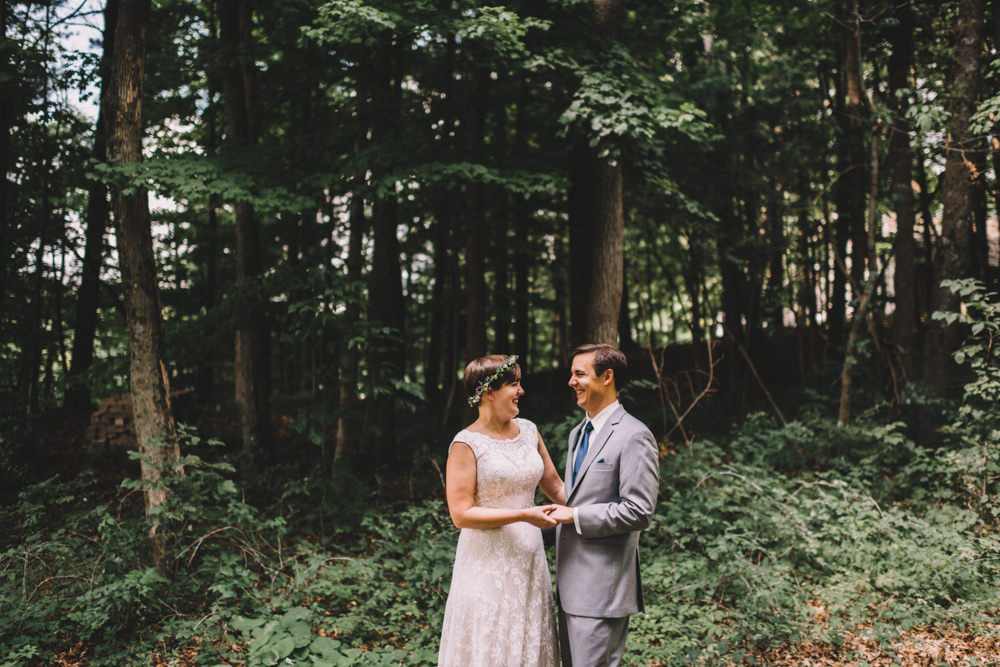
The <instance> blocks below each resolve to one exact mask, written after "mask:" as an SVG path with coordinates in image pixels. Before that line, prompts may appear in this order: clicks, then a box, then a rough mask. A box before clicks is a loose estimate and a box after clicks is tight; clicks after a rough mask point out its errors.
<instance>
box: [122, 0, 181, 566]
mask: <svg viewBox="0 0 1000 667" xmlns="http://www.w3.org/2000/svg"><path fill="white" fill-rule="evenodd" d="M149 10H150V0H135V1H134V2H126V3H123V4H122V5H121V7H120V8H119V12H118V20H117V23H116V25H115V37H114V42H115V47H114V55H113V57H112V61H111V63H112V64H111V79H110V81H109V91H108V107H107V114H108V129H107V131H108V160H109V162H111V163H112V164H113V165H128V164H133V163H136V162H141V161H142V83H143V74H144V70H145V66H146V35H147V32H148V29H149ZM111 201H112V209H113V211H114V220H115V232H116V236H117V246H118V258H119V262H120V264H121V274H122V285H123V288H124V290H125V322H126V326H127V329H128V337H129V371H130V377H131V385H132V414H133V419H134V423H135V432H136V438H137V440H138V442H139V451H140V452H141V453H142V454H143V459H142V463H141V466H142V479H143V483H144V491H145V499H146V512H147V514H150V513H152V511H153V510H154V509H155V508H156V507H158V506H159V505H162V504H163V503H164V501H165V500H166V491H165V490H163V488H162V487H160V486H158V484H157V482H158V480H159V479H160V477H161V474H170V473H173V472H180V468H179V465H178V460H179V458H180V451H179V448H178V443H177V431H176V427H175V425H174V415H173V411H172V410H171V407H170V377H169V371H168V369H167V359H166V353H165V349H164V341H163V322H162V319H161V311H160V294H159V287H158V285H157V279H156V265H155V263H154V259H153V239H152V230H151V228H150V219H149V198H148V195H147V192H146V190H145V189H144V188H142V187H138V188H130V189H129V190H128V191H126V189H125V188H124V187H123V184H122V183H120V182H116V183H114V184H113V185H112V186H111ZM158 527H159V522H158V521H154V522H153V524H152V526H151V528H150V534H149V536H150V539H151V543H152V549H153V560H154V562H155V563H156V565H157V567H158V568H159V569H160V570H166V569H167V561H166V556H165V554H164V549H163V547H164V545H163V539H162V537H161V536H160V535H159V533H158Z"/></svg>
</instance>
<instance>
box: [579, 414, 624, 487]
mask: <svg viewBox="0 0 1000 667" xmlns="http://www.w3.org/2000/svg"><path fill="white" fill-rule="evenodd" d="M624 416H625V407H624V406H618V409H617V410H615V411H614V412H613V413H612V414H611V416H610V417H608V421H606V422H604V426H603V427H602V428H601V432H600V433H598V434H597V439H596V440H595V441H593V442H591V443H590V446H589V448H588V449H587V456H586V457H584V459H583V465H581V466H580V472H579V474H578V475H577V476H576V483H575V484H573V488H572V489H570V492H569V497H568V498H566V502H567V503H569V499H570V498H572V497H573V496H574V495H576V490H577V488H578V487H579V486H580V484H581V483H582V482H583V478H584V476H585V475H586V474H587V470H589V469H590V465H591V464H592V463H593V462H594V461H596V460H597V458H598V456H599V455H600V453H601V450H602V449H604V446H605V445H607V444H608V441H609V440H610V439H611V436H612V435H614V433H615V429H616V428H617V427H618V424H619V423H620V422H621V420H622V417H624ZM583 423H586V420H584V422H581V423H580V424H579V425H577V427H576V428H575V429H573V433H574V434H576V433H579V431H580V428H581V427H582V426H583ZM572 442H573V443H574V444H575V443H576V438H573V440H572ZM569 458H573V450H572V449H571V450H570V457H569ZM566 474H567V475H572V474H573V465H572V462H571V461H567V463H566ZM567 479H572V477H567Z"/></svg>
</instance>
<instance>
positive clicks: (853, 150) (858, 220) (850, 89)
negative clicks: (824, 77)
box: [843, 0, 870, 299]
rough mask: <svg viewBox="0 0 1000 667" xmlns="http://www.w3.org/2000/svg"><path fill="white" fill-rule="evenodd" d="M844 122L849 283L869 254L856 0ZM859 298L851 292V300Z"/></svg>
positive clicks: (847, 48)
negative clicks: (849, 248) (849, 244)
mask: <svg viewBox="0 0 1000 667" xmlns="http://www.w3.org/2000/svg"><path fill="white" fill-rule="evenodd" d="M843 25H844V34H843V39H844V53H843V55H844V61H843V73H844V92H845V95H846V100H845V104H844V115H845V118H844V122H845V130H846V135H847V165H846V171H847V173H846V174H845V175H844V179H845V180H844V182H845V185H846V186H847V192H846V193H845V197H846V201H845V203H846V209H845V210H844V211H843V213H846V215H847V218H848V226H849V228H850V237H851V264H850V271H851V282H852V283H853V284H854V285H861V284H862V283H863V282H864V280H865V258H866V257H868V231H867V230H866V226H865V191H866V190H867V188H868V179H867V177H866V174H865V165H866V163H867V160H868V156H867V154H866V152H865V125H866V123H867V119H868V115H869V106H870V105H869V103H868V96H867V95H866V94H865V89H864V81H863V79H862V74H861V10H860V8H859V6H858V0H849V2H848V10H847V15H846V16H845V18H844V22H843ZM858 297H859V295H858V294H855V295H853V298H854V299H857V298H858Z"/></svg>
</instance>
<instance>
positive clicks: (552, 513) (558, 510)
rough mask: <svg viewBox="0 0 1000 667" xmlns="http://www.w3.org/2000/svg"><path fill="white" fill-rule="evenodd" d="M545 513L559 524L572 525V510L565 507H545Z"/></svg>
mask: <svg viewBox="0 0 1000 667" xmlns="http://www.w3.org/2000/svg"><path fill="white" fill-rule="evenodd" d="M545 513H546V514H548V515H549V517H550V518H552V519H555V520H556V521H558V522H559V523H573V508H572V507H566V506H565V505H546V506H545Z"/></svg>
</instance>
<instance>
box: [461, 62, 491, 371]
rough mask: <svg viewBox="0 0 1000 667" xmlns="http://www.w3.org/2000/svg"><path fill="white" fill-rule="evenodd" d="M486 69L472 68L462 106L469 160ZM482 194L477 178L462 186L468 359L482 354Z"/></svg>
mask: <svg viewBox="0 0 1000 667" xmlns="http://www.w3.org/2000/svg"><path fill="white" fill-rule="evenodd" d="M489 77H490V72H489V70H488V69H487V68H485V67H476V68H474V69H473V71H472V76H471V78H472V81H471V84H470V86H469V98H468V100H467V102H466V105H465V131H464V137H465V154H466V157H467V159H468V160H469V161H474V160H476V159H477V157H481V151H482V148H483V137H484V136H485V133H486V98H487V87H488V84H489ZM485 209H486V194H485V188H484V187H483V184H482V182H480V181H470V182H469V183H467V184H466V186H465V225H466V230H465V233H466V246H465V289H466V314H465V327H466V330H465V345H466V348H465V356H466V359H468V360H471V359H474V358H476V357H481V356H483V355H484V354H486V279H485V274H486V257H485V253H486V234H485V232H486V210H485Z"/></svg>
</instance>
